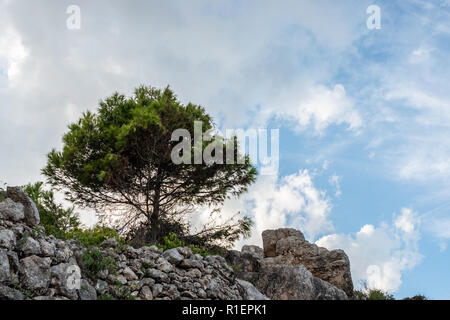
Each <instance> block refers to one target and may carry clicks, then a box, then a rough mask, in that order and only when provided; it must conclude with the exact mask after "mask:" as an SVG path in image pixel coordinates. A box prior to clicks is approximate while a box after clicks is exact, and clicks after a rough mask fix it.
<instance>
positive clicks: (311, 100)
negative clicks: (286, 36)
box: [279, 84, 363, 135]
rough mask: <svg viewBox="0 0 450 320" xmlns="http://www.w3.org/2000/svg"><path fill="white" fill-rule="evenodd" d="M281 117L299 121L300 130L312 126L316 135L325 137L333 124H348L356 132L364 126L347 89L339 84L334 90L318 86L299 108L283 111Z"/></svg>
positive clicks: (310, 91)
mask: <svg viewBox="0 0 450 320" xmlns="http://www.w3.org/2000/svg"><path fill="white" fill-rule="evenodd" d="M279 115H280V116H281V117H286V118H287V119H291V118H292V117H294V119H295V121H298V126H297V127H298V128H299V129H302V128H305V127H306V128H307V127H308V126H312V127H313V128H314V130H315V132H316V133H318V134H321V135H323V134H324V130H325V129H326V128H327V127H329V126H330V125H332V124H337V125H340V124H346V125H347V127H348V129H350V130H356V129H358V128H360V127H361V125H362V122H363V121H362V118H361V115H360V114H359V112H358V111H357V110H356V108H355V107H354V104H353V102H352V100H351V99H350V98H349V97H348V96H347V94H346V92H345V88H344V86H343V85H341V84H337V85H335V86H334V88H333V89H328V88H326V87H324V86H316V87H313V88H311V89H310V90H309V92H308V93H307V95H306V98H305V99H304V100H302V101H301V102H300V103H299V105H298V107H297V108H294V109H288V110H286V109H283V110H282V111H280V112H279Z"/></svg>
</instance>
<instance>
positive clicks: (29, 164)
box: [0, 0, 450, 299]
mask: <svg viewBox="0 0 450 320" xmlns="http://www.w3.org/2000/svg"><path fill="white" fill-rule="evenodd" d="M71 4H76V5H78V6H79V8H80V10H81V28H80V29H79V30H68V28H67V27H66V20H67V18H68V17H69V15H68V14H67V13H66V9H67V7H68V6H69V5H71ZM370 5H378V6H379V8H380V10H381V11H380V13H381V28H380V29H374V30H369V29H368V27H367V24H366V21H367V19H368V17H369V14H367V12H366V9H367V8H368V7H369V6H370ZM0 8H1V10H0V100H1V101H2V102H1V108H2V109H1V113H0V122H1V124H2V125H1V126H0V146H1V150H2V156H1V157H0V180H1V181H4V182H6V183H8V184H10V185H14V184H24V183H27V182H29V181H36V180H42V179H43V177H41V176H40V174H39V171H40V169H41V168H42V167H43V165H44V163H45V155H46V153H47V152H48V151H49V150H50V149H51V148H53V147H60V146H61V136H62V134H63V133H64V131H65V130H66V127H67V125H68V124H69V123H70V122H72V121H75V120H76V119H77V118H78V117H79V115H80V114H81V112H82V111H84V110H86V109H90V110H94V109H95V107H96V104H97V102H98V100H99V99H101V98H103V97H106V96H108V95H110V94H111V93H113V92H114V91H116V90H118V91H120V92H123V93H126V94H130V93H131V92H132V89H133V88H134V87H136V86H138V85H139V84H148V85H153V86H158V87H163V86H166V85H167V84H170V85H171V86H172V88H173V89H174V90H175V92H176V93H177V94H178V96H179V98H180V99H181V100H182V101H184V102H188V101H192V102H195V103H198V104H202V105H203V106H205V107H206V109H207V110H208V112H210V113H211V114H212V115H213V116H214V119H215V121H216V123H217V124H218V126H219V127H220V128H222V129H226V128H230V129H234V128H245V129H252V128H269V129H279V130H280V139H279V146H280V153H279V156H280V166H279V172H278V174H277V175H272V176H260V177H259V179H258V181H257V182H256V184H255V185H254V186H253V187H252V188H251V189H250V190H249V193H248V194H246V195H245V196H243V197H242V198H240V199H233V200H230V201H228V202H227V203H226V205H225V207H224V210H223V214H224V216H227V215H231V214H233V213H236V212H237V211H239V212H241V213H242V214H247V215H250V216H253V217H254V219H255V221H256V225H255V229H254V232H253V236H252V237H251V238H250V239H248V240H246V241H245V242H240V243H239V244H238V246H240V245H242V244H244V243H255V244H261V238H260V233H261V231H263V230H264V229H267V228H276V227H281V226H289V227H295V228H298V229H300V230H302V231H303V232H304V233H305V235H306V237H307V238H308V239H309V240H310V241H314V242H316V243H317V244H319V245H321V246H325V247H327V248H330V249H332V248H343V249H344V250H345V251H346V252H347V253H348V255H349V256H350V260H351V263H352V274H353V279H354V282H355V284H358V283H359V282H360V281H366V282H367V283H368V284H369V285H371V286H376V287H379V288H382V289H385V290H388V291H390V292H393V293H394V294H395V295H396V297H404V296H408V295H413V294H416V293H423V294H426V295H427V296H429V297H431V298H435V299H449V298H450V291H449V290H448V288H449V287H450V277H448V274H447V272H448V271H447V270H448V267H449V265H450V255H449V250H450V249H448V248H447V244H448V241H449V239H450V200H449V199H450V197H449V196H450V139H449V138H448V137H449V136H450V90H449V85H448V83H449V81H450V63H449V62H450V61H449V60H450V55H449V51H450V23H449V21H450V19H449V18H450V2H449V1H448V0H436V1H421V0H410V1H366V0H361V1H356V0H354V1H350V0H341V1H331V0H330V1H326V0H322V1H312V0H310V1H308V0H304V1H291V0H284V1H245V2H243V1H231V0H228V1H225V0H221V1H206V0H204V1H164V2H163V1H134V2H133V5H129V4H127V3H125V2H123V1H95V2H92V1H84V0H83V1H81V0H80V1H70V2H69V1H51V0H40V1H33V2H32V3H30V2H29V1H20V0H17V1H10V0H0ZM83 219H84V221H85V222H86V223H87V224H92V223H93V222H95V219H94V215H93V214H92V213H89V212H83ZM197 219H199V220H200V221H203V220H202V219H204V213H202V212H199V213H198V216H197Z"/></svg>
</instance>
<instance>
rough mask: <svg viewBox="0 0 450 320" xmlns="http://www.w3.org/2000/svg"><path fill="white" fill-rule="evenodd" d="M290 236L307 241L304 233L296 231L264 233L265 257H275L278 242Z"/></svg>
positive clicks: (282, 230) (286, 230)
mask: <svg viewBox="0 0 450 320" xmlns="http://www.w3.org/2000/svg"><path fill="white" fill-rule="evenodd" d="M290 236H295V237H297V238H300V239H303V240H305V237H304V236H303V233H301V232H300V231H298V230H295V229H289V228H283V229H277V230H265V231H263V233H262V240H263V247H264V256H265V257H275V256H277V253H276V244H277V242H278V240H280V239H284V238H287V237H290Z"/></svg>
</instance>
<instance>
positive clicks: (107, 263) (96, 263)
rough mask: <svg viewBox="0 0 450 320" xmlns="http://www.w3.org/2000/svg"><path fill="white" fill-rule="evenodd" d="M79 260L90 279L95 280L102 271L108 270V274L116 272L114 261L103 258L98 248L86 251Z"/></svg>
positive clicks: (106, 257)
mask: <svg viewBox="0 0 450 320" xmlns="http://www.w3.org/2000/svg"><path fill="white" fill-rule="evenodd" d="M81 260H82V265H83V267H84V268H85V269H86V271H87V273H88V274H89V276H91V277H92V278H95V277H96V275H97V274H98V273H99V272H100V271H103V270H108V271H109V272H110V273H113V272H115V271H116V264H115V261H114V259H113V258H111V257H108V256H105V255H104V254H103V253H102V252H101V251H100V249H98V248H89V249H87V250H86V252H85V253H84V254H83V255H82V256H81Z"/></svg>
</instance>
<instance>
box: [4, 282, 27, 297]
mask: <svg viewBox="0 0 450 320" xmlns="http://www.w3.org/2000/svg"><path fill="white" fill-rule="evenodd" d="M24 298H25V297H24V295H23V293H22V292H20V291H19V290H16V289H13V288H9V287H7V286H3V285H1V284H0V300H23V299H24Z"/></svg>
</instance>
